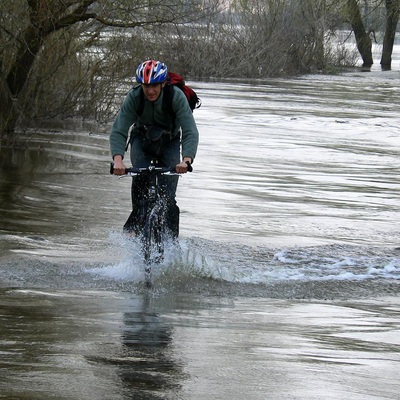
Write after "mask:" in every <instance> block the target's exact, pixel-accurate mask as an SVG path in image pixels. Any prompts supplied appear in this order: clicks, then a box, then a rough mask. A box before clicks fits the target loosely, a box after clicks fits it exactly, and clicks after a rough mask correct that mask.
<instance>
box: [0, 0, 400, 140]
mask: <svg viewBox="0 0 400 400" xmlns="http://www.w3.org/2000/svg"><path fill="white" fill-rule="evenodd" d="M399 9H400V0H385V1H383V0H368V1H365V0H363V1H359V0H341V1H335V0H300V1H291V0H231V1H226V0H169V1H167V2H166V1H160V0H148V1H145V2H143V1H136V0H97V1H96V0H3V1H2V2H1V3H0V44H1V46H0V49H1V50H0V73H1V75H0V101H1V105H2V106H1V109H0V135H1V136H0V137H1V138H3V139H4V138H6V137H9V136H12V135H13V133H14V131H15V129H16V127H17V126H20V127H23V126H25V125H26V124H27V121H32V120H35V119H43V118H68V117H80V118H86V119H93V120H95V121H97V122H99V123H103V122H105V121H108V120H109V119H110V118H111V117H112V115H113V114H114V112H115V104H116V97H117V98H118V101H119V100H120V98H121V89H122V90H126V85H130V84H131V82H132V77H133V76H134V70H135V67H136V66H137V65H138V64H139V62H141V61H142V60H144V59H147V58H156V59H161V60H163V61H164V62H166V63H167V65H168V66H169V68H170V69H171V70H174V71H176V72H179V73H181V74H183V75H184V76H186V77H187V78H189V79H193V80H195V79H217V80H218V79H226V78H236V79H263V78H268V77H276V76H293V75H298V74H306V73H314V72H321V73H326V72H328V73H329V72H333V71H337V70H340V69H341V68H344V67H349V66H354V65H355V64H356V61H357V59H358V58H359V57H360V56H361V58H362V60H363V66H364V68H370V67H371V65H372V63H373V59H372V52H371V46H372V42H373V41H374V40H376V41H380V42H381V43H382V44H383V52H382V59H381V64H382V67H384V68H385V69H390V63H391V53H392V49H393V42H394V36H395V32H396V26H397V21H398V18H399ZM354 39H355V42H354ZM352 40H353V44H352V45H349V43H351V41H352ZM355 44H356V45H355Z"/></svg>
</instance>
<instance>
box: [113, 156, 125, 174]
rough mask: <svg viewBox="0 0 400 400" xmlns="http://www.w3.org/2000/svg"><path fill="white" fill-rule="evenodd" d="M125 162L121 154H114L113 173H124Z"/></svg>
mask: <svg viewBox="0 0 400 400" xmlns="http://www.w3.org/2000/svg"><path fill="white" fill-rule="evenodd" d="M125 168H126V167H125V164H124V162H123V161H122V156H120V155H118V154H117V155H116V156H114V175H124V174H125Z"/></svg>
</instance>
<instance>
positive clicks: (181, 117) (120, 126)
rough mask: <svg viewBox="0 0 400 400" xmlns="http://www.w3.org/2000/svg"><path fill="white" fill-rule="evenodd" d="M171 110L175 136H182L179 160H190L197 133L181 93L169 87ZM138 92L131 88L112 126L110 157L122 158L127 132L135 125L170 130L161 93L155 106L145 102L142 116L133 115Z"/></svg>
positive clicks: (138, 102)
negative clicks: (153, 126)
mask: <svg viewBox="0 0 400 400" xmlns="http://www.w3.org/2000/svg"><path fill="white" fill-rule="evenodd" d="M173 90H174V92H173V96H172V109H173V111H174V115H175V132H176V133H178V131H179V129H181V131H182V133H181V135H182V137H181V140H182V158H183V157H190V158H191V159H192V160H194V158H195V156H196V152H197V146H198V142H199V132H198V130H197V127H196V122H195V120H194V118H193V113H192V111H191V109H190V107H189V103H188V101H187V99H186V96H185V95H184V93H183V92H182V91H181V90H180V89H179V88H177V87H175V86H174V87H173ZM140 92H141V90H140V89H139V88H134V89H131V90H130V91H129V93H128V94H127V96H126V97H125V100H124V102H123V103H122V106H121V109H120V110H119V112H118V115H117V117H116V119H115V121H114V123H113V126H112V129H111V134H110V149H111V156H112V157H114V156H115V155H117V154H120V155H121V156H124V154H125V148H126V142H127V139H128V131H129V128H130V127H131V126H132V125H133V124H135V123H137V124H138V125H139V126H141V125H147V126H150V125H157V126H160V127H164V128H166V129H167V130H168V129H169V126H170V117H169V116H168V115H167V114H166V113H165V111H164V110H163V109H162V100H163V92H161V94H160V97H159V98H158V99H157V100H156V101H155V102H150V101H148V100H147V99H145V102H144V109H143V113H142V115H141V116H140V117H139V116H138V115H137V110H138V108H139V106H140V102H141V101H140V98H141V93H140Z"/></svg>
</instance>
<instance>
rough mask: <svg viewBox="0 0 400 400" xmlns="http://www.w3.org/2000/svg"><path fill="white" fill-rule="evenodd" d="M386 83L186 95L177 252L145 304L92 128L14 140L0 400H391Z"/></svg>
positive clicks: (392, 120)
mask: <svg viewBox="0 0 400 400" xmlns="http://www.w3.org/2000/svg"><path fill="white" fill-rule="evenodd" d="M394 67H395V66H394ZM399 83H400V73H399V71H398V68H397V70H395V69H394V70H392V71H386V72H380V71H372V72H369V73H362V72H353V73H348V74H344V75H338V76H323V75H313V76H306V77H302V78H298V79H275V80H268V81H264V82H256V83H253V84H246V83H242V82H227V83H194V84H193V86H194V87H195V89H196V90H197V91H198V92H199V94H200V96H201V98H202V101H203V106H202V107H201V108H200V109H199V110H196V111H195V117H196V120H197V122H198V126H199V130H200V133H201V143H200V147H199V151H198V156H197V158H196V161H195V163H194V172H193V173H191V174H186V175H185V176H182V177H181V179H180V184H179V185H180V186H179V191H178V202H179V205H180V208H181V236H180V246H179V248H178V249H177V248H175V247H174V248H168V251H167V257H166V260H165V262H164V263H163V265H161V266H159V267H157V268H155V271H154V285H153V287H152V288H151V289H146V288H145V286H144V285H143V265H142V261H141V258H140V255H139V254H138V246H137V244H135V243H134V242H132V241H129V240H127V239H126V238H124V237H123V236H122V235H121V227H122V225H123V223H124V222H125V218H126V217H127V215H128V214H129V204H130V198H129V187H130V182H129V178H128V179H118V178H117V177H114V176H111V175H109V174H108V163H109V154H108V138H107V134H106V133H105V131H104V130H97V129H95V128H93V127H90V126H89V125H88V126H86V125H83V124H82V125H81V126H79V129H75V130H72V129H70V127H69V126H67V125H64V126H63V125H61V124H59V125H57V124H55V123H53V125H52V126H48V129H46V130H44V129H40V130H39V129H38V130H28V131H27V132H25V133H21V138H20V139H21V140H22V139H24V138H28V140H27V141H26V142H24V145H22V146H20V147H19V148H18V149H16V150H14V151H11V150H10V149H4V148H3V149H1V170H0V179H1V180H0V201H1V203H0V240H1V242H0V399H29V400H31V399H40V400H47V399H58V400H63V399H82V400H92V399H93V400H94V399H96V400H100V399H105V400H106V399H107V400H113V399H116V400H126V399H184V400H186V399H187V400H203V399H204V400H208V399H222V400H225V399H249V400H258V399H279V400H286V399H299V400H300V399H301V400H309V399H335V400H336V399H338V400H339V399H340V400H342V399H355V400H358V399H360V400H369V399H399V398H400V397H399V392H400V384H399V380H398V371H399V370H400V296H399V294H400V228H399V222H400V208H399V204H400V130H399V126H400V113H399V109H400V96H399Z"/></svg>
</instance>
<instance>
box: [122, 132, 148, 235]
mask: <svg viewBox="0 0 400 400" xmlns="http://www.w3.org/2000/svg"><path fill="white" fill-rule="evenodd" d="M150 161H151V156H150V155H148V154H146V153H144V151H143V150H142V138H141V137H140V136H139V135H134V136H133V137H132V139H131V163H132V167H134V168H142V167H143V168H144V167H147V166H148V165H149V164H150ZM146 195H147V182H146V180H145V179H144V178H143V177H138V176H133V177H132V186H131V198H132V212H131V214H130V215H129V218H128V220H127V221H126V222H125V225H124V228H123V229H124V231H125V232H127V233H134V234H136V235H137V234H139V233H140V232H141V231H142V225H143V223H144V217H143V216H141V215H140V209H141V207H140V205H141V202H143V201H144V200H145V198H146Z"/></svg>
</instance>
